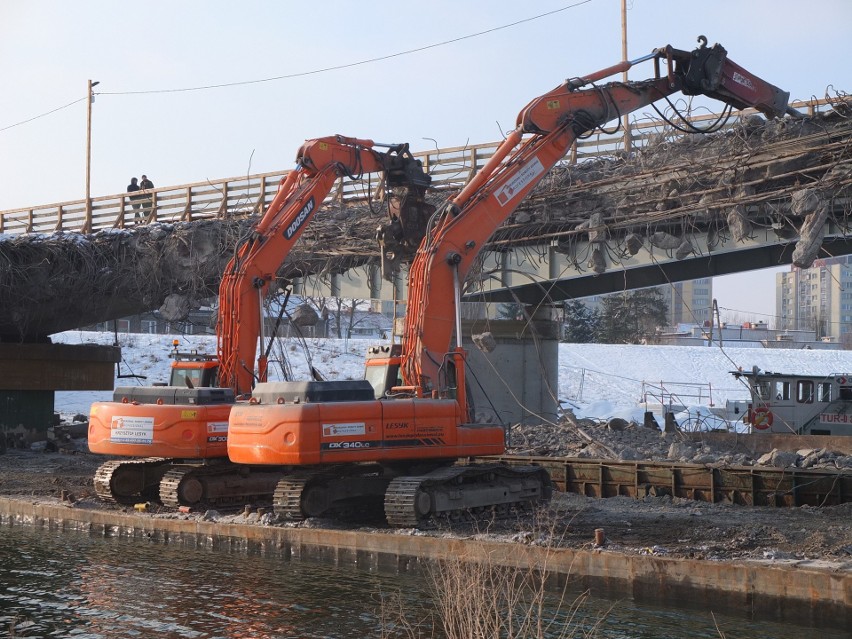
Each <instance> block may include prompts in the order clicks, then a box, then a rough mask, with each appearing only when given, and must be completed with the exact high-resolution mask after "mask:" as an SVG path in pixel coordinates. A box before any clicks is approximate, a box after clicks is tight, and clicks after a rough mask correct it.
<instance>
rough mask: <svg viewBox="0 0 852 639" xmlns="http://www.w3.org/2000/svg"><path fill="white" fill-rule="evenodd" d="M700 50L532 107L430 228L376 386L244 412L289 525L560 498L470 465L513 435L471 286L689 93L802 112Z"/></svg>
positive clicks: (769, 111) (321, 387) (307, 385)
mask: <svg viewBox="0 0 852 639" xmlns="http://www.w3.org/2000/svg"><path fill="white" fill-rule="evenodd" d="M699 41H700V43H701V45H700V47H699V48H697V49H695V50H694V51H682V50H678V49H674V48H673V47H671V46H667V47H663V48H660V49H657V50H655V51H654V52H652V53H651V54H649V55H648V56H645V57H643V58H640V59H638V60H634V61H631V62H624V63H621V64H617V65H614V66H612V67H609V68H606V69H603V70H601V71H598V72H596V73H592V74H590V75H587V76H584V77H581V78H574V79H571V80H568V81H566V82H564V83H563V84H560V85H559V86H558V87H556V88H555V89H553V90H552V91H549V92H547V93H545V94H544V95H541V96H539V97H537V98H536V99H534V100H533V101H532V102H530V103H529V104H528V105H527V106H526V107H524V108H523V110H522V111H521V112H520V114H519V115H518V119H517V127H516V128H515V130H514V131H512V132H511V133H510V134H509V135H508V136H507V138H506V140H505V141H504V142H503V144H502V145H501V146H500V147H499V148H498V150H497V151H496V152H495V154H494V156H493V157H492V158H491V159H490V160H489V161H488V162H487V163H486V165H485V166H484V167H483V168H482V169H481V170H480V171H479V172H478V173H477V174H476V175H475V176H474V177H473V179H472V180H471V181H470V182H469V183H468V184H467V186H466V187H465V188H464V189H463V190H462V191H461V192H460V193H459V194H458V195H456V196H455V197H453V198H451V199H450V200H449V201H448V202H447V203H446V204H445V205H444V206H443V207H442V208H440V209H439V210H438V211H437V212H436V213H435V215H434V216H433V217H432V219H431V220H430V224H429V227H428V229H427V232H426V237H425V238H424V240H423V242H422V243H421V245H420V247H419V248H418V250H417V254H416V257H415V259H414V261H413V263H412V265H411V268H410V270H409V299H408V311H407V313H406V316H405V328H404V332H403V335H402V341H401V344H400V345H397V346H395V347H392V348H388V349H375V352H374V353H373V357H371V359H369V360H368V361H367V371H368V373H367V378H368V379H369V380H372V381H373V384H371V383H370V382H369V381H367V380H364V381H360V382H329V383H325V382H302V383H288V382H282V383H259V384H257V385H256V387H255V389H254V392H253V394H252V398H251V401H250V402H249V403H245V404H240V405H237V406H235V407H234V409H233V410H232V411H231V413H230V417H229V420H228V423H229V426H228V433H229V435H228V455H229V457H230V459H231V460H232V461H235V462H238V463H241V464H246V465H250V466H268V467H275V466H277V467H279V468H282V469H285V470H286V473H285V474H284V476H283V477H282V479H281V480H280V481H279V483H278V485H277V487H276V491H275V504H274V505H275V510H276V512H278V513H281V514H283V515H286V516H288V517H291V518H303V517H307V516H318V515H326V514H330V513H334V512H336V511H338V510H345V509H350V508H352V507H354V508H362V507H363V506H364V504H365V503H366V502H368V501H377V502H378V503H379V504H383V507H384V512H385V515H386V517H387V520H388V522H389V523H390V524H392V525H395V526H418V525H421V524H423V523H424V522H426V521H427V520H429V519H431V518H433V517H436V516H437V517H441V516H448V517H453V516H455V515H458V514H459V513H462V512H465V511H469V510H473V511H476V510H482V509H487V510H489V511H490V510H497V511H501V510H503V511H506V510H511V509H514V508H517V507H519V506H530V505H533V504H535V503H537V502H540V501H544V500H547V499H548V498H549V496H550V491H551V485H550V480H549V477H548V475H547V473H546V472H545V471H544V470H542V469H540V468H537V467H535V466H530V467H521V468H518V467H512V468H509V467H506V466H502V465H498V464H482V463H474V464H458V463H457V462H458V460H465V459H467V458H471V457H477V456H483V455H494V454H499V453H502V452H503V450H504V431H503V428H502V427H500V426H495V425H490V424H483V423H477V422H476V419H475V416H474V414H473V410H472V408H471V405H470V402H469V393H468V390H467V385H466V383H465V376H466V375H465V373H466V371H465V360H466V357H465V351H464V350H463V349H462V346H461V343H462V334H461V320H460V314H459V305H460V299H461V295H462V287H463V286H464V283H465V280H466V279H467V277H468V276H469V275H470V274H471V272H472V270H473V267H474V265H475V263H476V260H477V258H478V256H479V255H480V253H481V251H482V250H483V249H484V248H485V246H486V243H487V241H488V239H489V237H490V236H491V235H492V233H494V231H495V230H496V229H497V227H498V226H499V225H500V224H501V223H502V222H504V221H505V220H506V219H507V218H508V217H509V216H510V215H511V214H512V212H513V211H514V210H515V209H516V208H517V206H518V205H519V204H520V202H521V201H522V200H523V199H524V198H525V197H526V196H527V195H528V194H529V193H530V191H531V190H532V189H533V187H535V185H536V184H538V182H539V181H540V180H541V179H542V178H543V177H544V176H545V175H546V173H547V171H548V169H550V168H551V167H553V166H554V165H555V164H556V163H557V162H559V161H560V160H561V159H562V158H563V157H564V156H565V154H566V153H567V152H568V151H569V149H570V148H571V146H572V144H573V143H574V141H575V140H577V139H578V138H580V137H582V136H584V135H586V134H588V133H589V132H591V131H593V130H594V129H596V128H598V127H601V126H603V125H604V124H606V123H607V122H609V121H611V120H615V119H617V118H620V117H621V116H622V115H624V114H626V113H630V112H632V111H635V110H636V109H639V108H642V107H644V106H646V105H649V104H651V103H653V102H654V101H656V100H658V99H662V98H665V97H667V96H669V95H672V94H673V93H675V92H677V91H682V92H684V93H685V94H687V95H697V94H704V95H708V96H711V97H715V98H718V99H720V100H722V101H724V102H727V103H728V104H730V105H733V106H735V107H737V108H744V107H754V108H756V109H758V110H760V111H761V112H763V113H764V114H766V115H767V116H769V117H783V116H784V115H785V113H788V112H789V109H788V106H787V100H788V97H789V96H788V94H786V93H785V92H783V91H781V90H780V89H778V88H777V87H774V86H772V85H771V84H769V83H767V82H765V81H763V80H761V79H760V78H758V77H757V76H755V75H754V74H752V73H749V72H748V71H746V70H745V69H743V68H742V67H740V66H738V65H736V64H734V63H733V62H732V61H731V60H729V59H728V57H727V52H726V51H725V49H724V48H723V47H721V46H720V45H714V46H713V47H707V46H706V45H707V41H706V39H704V38H700V39H699ZM646 60H653V61H654V66H655V75H654V77H653V78H651V79H648V80H644V81H640V82H610V83H608V84H604V85H600V86H598V85H597V84H596V83H597V82H598V81H600V80H603V79H604V78H607V77H609V76H611V75H614V74H616V73H620V72H622V71H625V70H627V69H628V68H630V67H631V66H633V65H634V64H636V63H638V62H642V61H646ZM662 65H664V66H662ZM661 67H662V68H661ZM453 344H454V345H453Z"/></svg>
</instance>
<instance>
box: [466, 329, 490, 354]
mask: <svg viewBox="0 0 852 639" xmlns="http://www.w3.org/2000/svg"><path fill="white" fill-rule="evenodd" d="M470 339H471V341H472V342H473V343H474V345H475V346H476V348H478V349H479V350H481V351H482V352H483V353H491V352H493V351H494V349H495V348H497V340H495V339H494V335H493V334H492V333H491V332H490V331H486V332H484V333H479V334H478V335H471V336H470Z"/></svg>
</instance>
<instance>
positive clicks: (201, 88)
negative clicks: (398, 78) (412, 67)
mask: <svg viewBox="0 0 852 639" xmlns="http://www.w3.org/2000/svg"><path fill="white" fill-rule="evenodd" d="M589 2H592V0H580V1H579V2H575V3H574V4H569V5H567V6H564V7H562V8H560V9H554V10H553V11H548V12H546V13H541V14H539V15H536V16H532V17H530V18H524V19H522V20H516V21H515V22H511V23H509V24H504V25H502V26H499V27H493V28H491V29H486V30H484V31H477V32H476V33H471V34H468V35H464V36H460V37H458V38H452V39H450V40H443V41H441V42H436V43H434V44H427V45H425V46H422V47H416V48H414V49H406V50H405V51H399V52H397V53H390V54H388V55H382V56H378V57H375V58H367V59H366V60H359V61H357V62H348V63H346V64H337V65H334V66H330V67H323V68H321V69H313V70H311V71H299V72H297V73H288V74H285V75H277V76H274V77H271V78H263V79H260V80H242V81H239V82H224V83H221V84H207V85H204V86H198V87H185V88H181V89H151V90H148V91H103V92H101V93H99V95H147V94H157V93H186V92H189V91H206V90H208V89H222V88H227V87H237V86H246V85H249V84H261V83H263V82H274V81H276V80H290V79H292V78H302V77H305V76H309V75H317V74H320V73H327V72H329V71H340V70H341V69H351V68H352V67H358V66H363V65H365V64H372V63H373V62H382V61H384V60H390V59H392V58H399V57H401V56H405V55H411V54H412V53H420V52H422V51H428V50H429V49H435V48H437V47H443V46H446V45H448V44H455V43H457V42H462V41H463V40H470V39H471V38H477V37H479V36H483V35H487V34H489V33H494V32H496V31H502V30H504V29H509V28H511V27H516V26H518V25H519V24H524V23H526V22H532V21H534V20H539V19H541V18H546V17H548V16H552V15H555V14H557V13H561V12H563V11H567V10H568V9H574V8H575V7H579V6H580V5H583V4H588V3H589Z"/></svg>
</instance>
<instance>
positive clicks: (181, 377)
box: [169, 367, 218, 388]
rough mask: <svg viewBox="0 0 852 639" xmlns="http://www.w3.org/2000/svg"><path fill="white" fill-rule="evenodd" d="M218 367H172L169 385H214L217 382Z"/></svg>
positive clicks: (190, 386)
mask: <svg viewBox="0 0 852 639" xmlns="http://www.w3.org/2000/svg"><path fill="white" fill-rule="evenodd" d="M217 372H218V368H216V367H207V368H172V375H171V379H170V380H169V386H180V387H182V388H183V387H185V388H202V387H214V386H216V383H217V375H216V373H217Z"/></svg>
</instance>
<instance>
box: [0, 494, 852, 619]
mask: <svg viewBox="0 0 852 639" xmlns="http://www.w3.org/2000/svg"><path fill="white" fill-rule="evenodd" d="M0 522H2V523H5V524H9V523H13V524H27V525H33V526H42V527H48V528H51V529H59V530H66V529H67V530H71V529H73V530H83V531H87V532H89V533H92V534H102V535H105V536H119V537H128V538H147V539H153V540H155V541H160V542H162V543H182V544H186V545H189V546H192V547H207V548H210V549H212V550H219V549H228V550H244V551H247V552H258V553H262V554H269V555H272V556H279V557H282V558H284V559H298V558H306V559H307V558H310V559H313V560H321V561H325V562H330V563H334V564H338V565H343V566H356V565H357V566H358V567H359V568H375V569H378V570H392V571H400V570H403V571H409V570H419V569H420V568H421V567H422V562H423V561H429V560H438V559H442V558H447V557H459V556H466V557H470V558H471V559H472V560H487V561H490V562H492V563H497V564H500V565H517V566H521V567H528V566H533V567H535V566H542V565H544V561H545V559H546V562H547V568H548V570H549V571H550V572H551V573H552V575H553V576H554V578H555V581H556V584H557V585H562V584H564V583H565V582H566V580H571V581H572V582H575V583H576V584H578V585H581V586H584V587H588V588H591V589H592V591H593V593H594V594H595V595H600V596H613V595H614V596H631V597H633V598H634V599H635V600H637V601H653V602H655V603H668V604H671V605H676V606H681V607H683V606H700V607H701V608H702V609H710V610H715V611H722V610H731V609H734V610H739V611H745V612H748V613H750V614H751V613H756V614H759V615H768V616H771V617H772V618H775V619H786V620H790V621H794V622H795V623H797V624H799V625H808V624H815V625H821V626H829V627H839V628H848V627H852V560H850V561H848V562H846V563H844V564H834V563H832V564H829V563H826V562H818V561H765V562H763V561H738V562H734V561H726V562H713V561H701V560H693V559H677V558H666V557H657V556H651V555H626V554H621V553H616V552H609V551H606V550H578V549H558V550H548V549H544V548H539V547H534V546H525V545H520V544H514V543H501V542H483V541H469V540H463V539H447V538H436V537H427V536H419V535H410V534H392V533H384V532H376V533H370V532H364V531H360V530H359V531H341V530H321V529H305V528H278V527H272V526H261V525H251V524H223V523H213V522H204V521H197V520H195V519H190V518H187V519H164V518H160V517H158V516H156V515H150V514H139V513H132V514H125V513H119V512H115V511H98V510H84V509H79V508H73V507H69V506H65V505H62V504H60V503H32V502H30V501H24V500H22V499H10V498H6V497H0Z"/></svg>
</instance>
